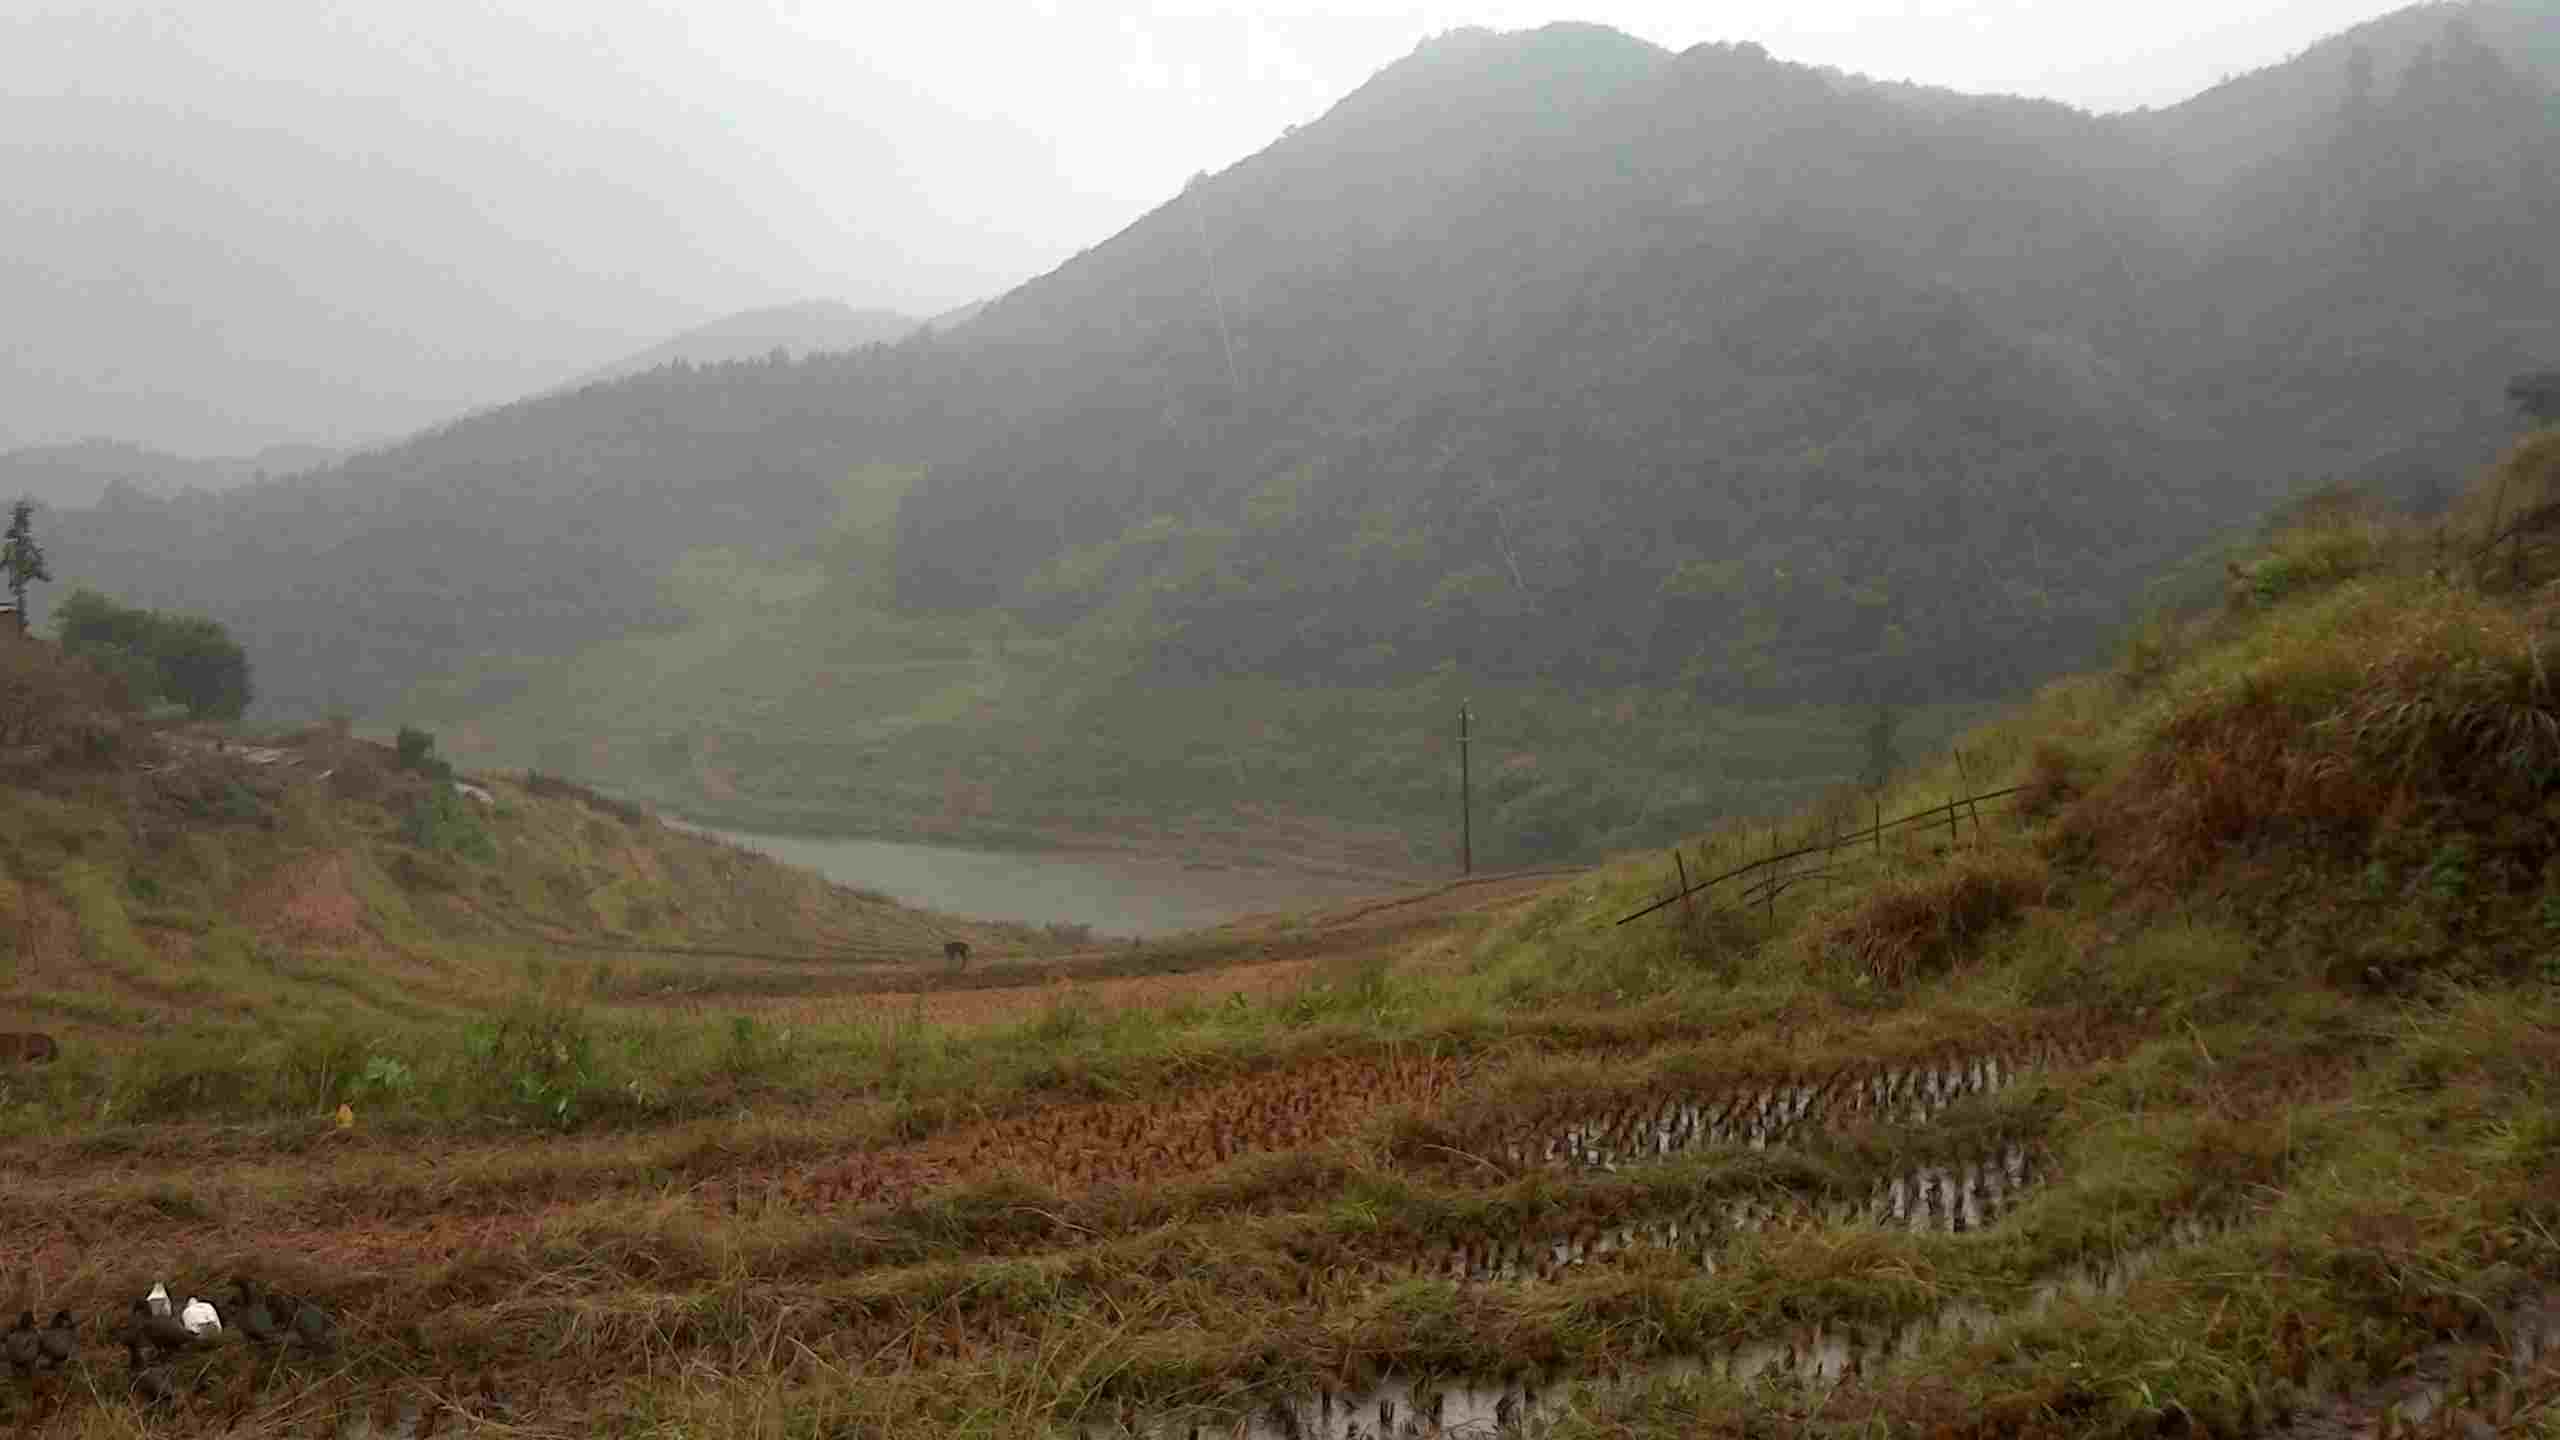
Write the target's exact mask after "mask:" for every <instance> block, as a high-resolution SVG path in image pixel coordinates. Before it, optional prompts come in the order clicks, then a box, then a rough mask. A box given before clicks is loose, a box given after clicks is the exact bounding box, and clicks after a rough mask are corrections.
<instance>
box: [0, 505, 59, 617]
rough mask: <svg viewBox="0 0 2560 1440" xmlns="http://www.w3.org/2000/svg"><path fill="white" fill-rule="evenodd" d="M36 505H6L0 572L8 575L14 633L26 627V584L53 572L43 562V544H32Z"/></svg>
mask: <svg viewBox="0 0 2560 1440" xmlns="http://www.w3.org/2000/svg"><path fill="white" fill-rule="evenodd" d="M35 513H36V505H35V502H34V501H32V500H20V501H18V502H17V503H16V504H14V505H12V506H10V507H9V534H8V537H7V539H6V541H5V542H0V572H5V573H6V574H7V575H8V577H9V599H10V602H11V603H12V604H14V605H15V606H16V607H17V613H18V633H19V634H21V635H23V634H25V633H26V630H27V587H28V586H29V585H31V584H33V583H35V582H36V581H38V580H51V579H52V578H53V572H52V571H50V570H47V569H46V568H45V565H44V547H43V546H41V545H38V544H37V543H36V526H35Z"/></svg>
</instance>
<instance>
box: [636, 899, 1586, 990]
mask: <svg viewBox="0 0 2560 1440" xmlns="http://www.w3.org/2000/svg"><path fill="white" fill-rule="evenodd" d="M1582 873H1584V872H1583V871H1581V870H1578V869H1556V870H1538V871H1528V872H1521V873H1517V874H1509V875H1494V876H1483V877H1479V878H1476V879H1472V880H1462V881H1458V882H1455V883H1453V884H1448V885H1441V886H1435V887H1433V888H1431V889H1428V890H1423V891H1418V892H1414V893H1410V894H1404V895H1385V896H1379V897H1377V898H1375V899H1369V900H1361V901H1355V902H1352V903H1350V904H1348V905H1343V906H1338V907H1336V908H1335V909H1333V910H1331V911H1324V912H1318V913H1316V914H1313V915H1308V916H1303V917H1299V916H1287V915H1252V916H1246V917H1244V918H1242V919H1239V920H1235V921H1231V922H1229V923H1227V924H1225V925H1221V926H1218V927H1216V928H1214V929H1209V930H1202V931H1197V932H1194V933H1192V934H1189V935H1183V936H1177V937H1174V938H1173V939H1170V940H1162V941H1155V942H1142V943H1139V944H1135V945H1129V946H1123V947H1112V948H1099V947H1098V948H1094V949H1088V950H1079V951H1075V952H1072V953H1069V954H1066V955H1061V956H1058V957H1057V958H1055V959H1052V960H1047V961H1039V962H1009V963H1000V964H994V965H987V966H984V967H982V968H979V969H976V970H963V971H958V972H947V971H939V970H932V969H926V968H923V967H908V968H904V969H894V970H884V969H871V968H866V969H863V970H859V971H846V972H835V973H828V972H824V971H813V970H809V969H806V968H803V969H796V970H794V971H792V972H790V973H791V975H792V978H793V982H794V983H793V984H792V986H791V988H789V989H788V990H778V989H777V987H775V986H774V985H773V984H772V980H773V976H774V973H775V972H769V971H765V970H760V969H736V970H732V971H730V972H728V973H727V975H726V976H725V977H713V978H712V979H710V980H709V981H708V982H707V983H705V984H704V985H702V986H700V987H698V988H695V989H692V990H689V991H687V992H685V993H682V994H672V995H642V996H634V997H630V998H629V999H628V1000H627V1001H625V1002H624V1003H626V1004H628V1005H630V1006H631V1007H633V1008H637V1009H641V1010H649V1011H662V1010H666V1009H680V1010H698V1011H702V1012H704V1013H711V1012H718V1013H724V1014H725V1013H732V1012H745V1013H752V1014H756V1015H759V1016H764V1017H767V1018H770V1019H773V1020H775V1021H777V1022H782V1023H799V1024H836V1023H847V1022H868V1023H874V1024H878V1023H889V1022H901V1021H918V1022H922V1023H927V1024H934V1025H952V1026H964V1027H975V1026H983V1025H995V1024H1003V1023H1008V1022H1013V1021H1019V1020H1022V1019H1024V1018H1026V1017H1029V1016H1032V1015H1037V1014H1040V1013H1042V1012H1043V1011H1045V1010H1047V1009H1049V1008H1050V1007H1053V1006H1057V1005H1061V1004H1071V1003H1072V1004H1092V1005H1096V1006H1100V1007H1104V1008H1105V1009H1111V1010H1119V1009H1127V1008H1133V1007H1134V1008H1145V1009H1165V1008H1169V1007H1172V1006H1177V1005H1184V1004H1223V1003H1226V1002H1227V1001H1228V1000H1230V998H1232V997H1234V996H1238V995H1241V996H1243V997H1244V998H1245V999H1246V1000H1247V1001H1248V1002H1252V1001H1260V1000H1265V999H1268V998H1270V997H1272V996H1274V995H1279V994H1284V993H1287V992H1288V991H1290V990H1292V989H1295V988H1297V987H1298V986H1301V985H1305V984H1307V983H1309V982H1311V981H1313V980H1315V979H1317V978H1319V976H1320V975H1321V973H1322V971H1323V970H1324V969H1325V968H1326V967H1327V966H1332V965H1345V964H1349V963H1352V962H1356V961H1358V960H1361V959H1363V958H1366V957H1372V956H1377V957H1388V958H1393V957H1396V956H1400V955H1406V954H1410V953H1412V952H1413V951H1415V950H1416V949H1418V948H1419V947H1422V946H1424V945H1427V944H1428V942H1429V941H1431V940H1432V939H1434V938H1435V937H1438V936H1440V935H1442V934H1444V933H1448V932H1451V931H1453V930H1454V929H1456V928H1458V927H1461V926H1465V925H1470V924H1476V923H1482V922H1487V921H1491V920H1493V919H1496V918H1498V917H1499V916H1501V915H1502V914H1503V913H1505V912H1507V911H1508V910H1510V909H1511V908H1512V907H1514V906H1516V905H1519V904H1522V903H1525V902H1527V901H1528V900H1530V899H1532V898H1534V897H1536V896H1539V895H1542V894H1545V893H1547V892H1548V891H1549V890H1551V889H1553V888H1554V887H1556V886H1557V885H1560V884H1563V883H1565V882H1566V881H1567V880H1570V879H1571V878H1572V877H1573V876H1575V875H1578V874H1582ZM724 982H725V983H724Z"/></svg>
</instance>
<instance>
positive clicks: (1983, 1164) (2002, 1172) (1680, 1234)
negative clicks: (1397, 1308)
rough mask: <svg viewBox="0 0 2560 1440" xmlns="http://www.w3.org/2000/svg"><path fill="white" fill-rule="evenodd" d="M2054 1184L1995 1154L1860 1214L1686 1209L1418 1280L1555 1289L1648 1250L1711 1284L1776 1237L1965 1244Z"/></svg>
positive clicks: (1755, 1206) (1501, 1246)
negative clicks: (1735, 1245) (1674, 1258)
mask: <svg viewBox="0 0 2560 1440" xmlns="http://www.w3.org/2000/svg"><path fill="white" fill-rule="evenodd" d="M2045 1178H2046V1170H2045V1167H2044V1166H2043V1165H2041V1164H2040V1163H2038V1157H2037V1156H2036V1155H2035V1153H2034V1152H2032V1151H2030V1150H2029V1149H2028V1148H2027V1147H2026V1146H2025V1145H2022V1144H2014V1143H2013V1144H2011V1145H2009V1146H2008V1147H2006V1148H2005V1149H2003V1150H2002V1151H2000V1152H1999V1153H1997V1154H1989V1155H1982V1156H1977V1157H1974V1158H1971V1159H1966V1160H1961V1161H1949V1162H1947V1163H1945V1164H1938V1165H1924V1166H1919V1167H1917V1168H1914V1169H1912V1170H1910V1171H1908V1172H1905V1173H1904V1174H1900V1175H1896V1176H1894V1177H1893V1178H1892V1179H1890V1180H1879V1181H1877V1182H1876V1185H1875V1188H1874V1191H1873V1193H1872V1195H1871V1196H1870V1198H1869V1199H1868V1200H1867V1202H1866V1203H1865V1204H1864V1205H1863V1206H1861V1205H1858V1204H1856V1203H1854V1202H1848V1201H1841V1202H1837V1203H1835V1204H1833V1205H1830V1206H1813V1205H1806V1204H1800V1203H1790V1202H1788V1201H1784V1200H1762V1199H1755V1198H1749V1197H1745V1198H1740V1199H1733V1200H1727V1201H1723V1202H1721V1203H1701V1204H1696V1205H1691V1206H1687V1207H1684V1208H1683V1209H1682V1210H1681V1211H1680V1212H1679V1213H1678V1214H1676V1215H1668V1216H1657V1217H1653V1218H1650V1219H1644V1220H1637V1221H1630V1222H1625V1223H1620V1224H1615V1225H1586V1226H1583V1227H1580V1228H1578V1229H1576V1230H1573V1231H1570V1232H1567V1233H1561V1234H1538V1235H1534V1236H1532V1235H1525V1234H1524V1235H1516V1236H1512V1237H1509V1238H1507V1239H1497V1238H1492V1237H1484V1236H1478V1237H1468V1238H1465V1239H1460V1240H1451V1241H1443V1242H1441V1243H1440V1244H1438V1245H1435V1246H1433V1247H1432V1248H1431V1249H1430V1250H1428V1251H1427V1252H1425V1254H1424V1255H1423V1256H1421V1257H1419V1258H1418V1260H1417V1262H1416V1263H1417V1265H1418V1268H1419V1273H1421V1274H1423V1275H1426V1276H1437V1277H1442V1278H1446V1279H1450V1280H1455V1281H1458V1282H1461V1283H1472V1284H1486V1283H1509V1282H1519V1281H1529V1280H1550V1279H1555V1278H1558V1277H1560V1276H1561V1275H1562V1274H1563V1273H1564V1272H1565V1271H1567V1270H1569V1269H1572V1268H1573V1267H1575V1266H1579V1265H1587V1264H1592V1263H1594V1262H1597V1261H1600V1260H1604V1259H1607V1258H1608V1257H1610V1256H1612V1255H1616V1254H1620V1253H1622V1252H1626V1251H1631V1250H1636V1249H1639V1248H1649V1249H1654V1250H1659V1251H1664V1252H1667V1253H1670V1254H1674V1255H1679V1256H1682V1257H1684V1258H1686V1259H1688V1260H1689V1261H1690V1262H1691V1263H1693V1264H1696V1265H1697V1266H1699V1267H1700V1268H1702V1269H1703V1270H1705V1271H1706V1272H1707V1273H1708V1274H1710V1275H1712V1274H1714V1273H1715V1271H1716V1251H1717V1250H1719V1249H1721V1248H1723V1247H1724V1246H1725V1245H1727V1244H1729V1243H1731V1242H1732V1241H1733V1240H1735V1239H1737V1238H1739V1237H1742V1236H1746V1235H1754V1234H1759V1233H1762V1232H1764V1231H1769V1230H1778V1229H1805V1228H1814V1227H1818V1226H1823V1225H1833V1226H1837V1225H1847V1224H1868V1225H1875V1226H1879V1227H1890V1228H1894V1229H1902V1230H1909V1231H1912V1232H1914V1233H1921V1234H1926V1233H1932V1232H1935V1233H1942V1234H1965V1233H1969V1232H1972V1231H1976V1230H1980V1229H1983V1228H1985V1227H1987V1226H1990V1225H1992V1224H1995V1223H1997V1222H1998V1221H1999V1219H2000V1218H2001V1217H2002V1216H2004V1215H2006V1214H2008V1213H2009V1212H2010V1211H2011V1210H2012V1209H2014V1208H2016V1206H2017V1205H2018V1204H2019V1203H2020V1202H2021V1201H2023V1200H2024V1199H2025V1198H2026V1196H2027V1194H2028V1193H2029V1191H2031V1190H2032V1189H2033V1188H2035V1187H2036V1186H2037V1185H2039V1184H2041V1183H2042V1182H2043V1181H2044V1179H2045Z"/></svg>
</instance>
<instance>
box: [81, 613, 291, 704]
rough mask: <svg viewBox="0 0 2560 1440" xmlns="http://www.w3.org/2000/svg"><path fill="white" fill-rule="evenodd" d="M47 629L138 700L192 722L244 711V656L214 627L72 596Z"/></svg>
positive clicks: (246, 679)
mask: <svg viewBox="0 0 2560 1440" xmlns="http://www.w3.org/2000/svg"><path fill="white" fill-rule="evenodd" d="M54 623H55V626H56V627H57V629H58V630H59V631H60V633H61V636H62V648H63V649H64V650H65V651H66V652H68V653H70V654H73V655H78V656H81V657H83V658H84V659H87V660H88V661H89V662H90V663H92V664H94V665H96V666H97V667H98V668H99V669H101V670H104V671H106V672H108V673H109V674H112V675H118V676H121V677H123V679H124V681H125V683H126V684H127V685H128V686H129V687H130V688H131V689H132V690H133V691H134V693H135V694H136V695H137V696H138V697H141V698H144V699H147V700H165V701H169V702H172V703H175V704H179V705H184V706H186V707H187V713H188V714H189V715H191V716H193V717H194V718H196V719H198V720H237V719H239V718H240V716H241V715H242V713H243V712H245V711H247V710H248V708H249V697H250V690H249V657H248V654H247V653H246V652H245V651H243V650H242V649H241V648H240V645H239V642H237V641H235V640H233V639H232V638H231V634H230V632H229V631H227V630H225V629H223V627H222V625H221V624H220V623H219V622H217V621H213V620H208V619H206V618H204V617H203V616H201V615H174V614H168V613H165V612H161V611H155V610H138V609H135V608H133V607H131V606H126V605H119V604H117V603H116V602H115V601H113V600H110V599H108V598H107V597H106V596H104V595H100V594H98V593H97V592H96V591H94V590H75V591H73V592H71V597H70V598H69V599H67V600H65V601H63V602H62V605H61V608H60V609H59V610H58V611H56V612H55V615H54Z"/></svg>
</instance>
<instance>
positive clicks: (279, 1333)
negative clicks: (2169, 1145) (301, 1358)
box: [231, 1275, 286, 1345]
mask: <svg viewBox="0 0 2560 1440" xmlns="http://www.w3.org/2000/svg"><path fill="white" fill-rule="evenodd" d="M232 1283H233V1284H234V1285H237V1286H238V1287H240V1303H238V1304H237V1305H234V1306H233V1307H231V1323H232V1324H233V1325H236V1326H238V1327H239V1330H240V1333H241V1334H243V1335H246V1336H248V1337H249V1343H250V1344H252V1345H281V1344H283V1343H284V1342H285V1338H286V1337H285V1328H284V1327H283V1326H282V1325H279V1324H277V1323H276V1312H275V1308H274V1307H273V1306H271V1305H269V1304H268V1303H267V1297H266V1296H264V1295H261V1294H259V1293H258V1282H257V1281H255V1280H252V1279H250V1278H249V1277H248V1276H246V1275H242V1276H239V1277H238V1278H236V1279H235V1280H233V1281H232Z"/></svg>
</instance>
